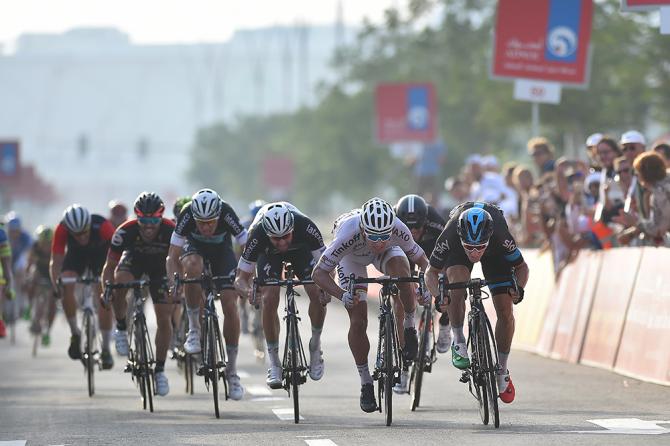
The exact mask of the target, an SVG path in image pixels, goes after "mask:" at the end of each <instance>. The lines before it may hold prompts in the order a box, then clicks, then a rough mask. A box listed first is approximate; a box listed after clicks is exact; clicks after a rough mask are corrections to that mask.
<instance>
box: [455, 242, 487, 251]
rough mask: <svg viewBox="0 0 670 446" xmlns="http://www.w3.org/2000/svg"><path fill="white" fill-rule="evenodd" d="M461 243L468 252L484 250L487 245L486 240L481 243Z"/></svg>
mask: <svg viewBox="0 0 670 446" xmlns="http://www.w3.org/2000/svg"><path fill="white" fill-rule="evenodd" d="M461 243H462V244H463V249H465V250H466V251H468V252H472V251H477V252H482V251H485V250H486V248H487V247H488V246H489V244H488V242H486V243H484V244H483V245H471V244H469V243H463V242H461Z"/></svg>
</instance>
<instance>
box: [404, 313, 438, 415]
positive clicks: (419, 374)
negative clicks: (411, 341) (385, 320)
mask: <svg viewBox="0 0 670 446" xmlns="http://www.w3.org/2000/svg"><path fill="white" fill-rule="evenodd" d="M431 313H432V312H431V311H430V310H429V309H428V308H425V309H424V310H423V313H422V315H421V327H420V328H421V333H420V335H419V351H418V353H417V355H416V358H415V359H414V364H412V374H411V376H410V382H409V385H410V389H411V391H410V393H411V395H412V401H411V406H410V409H411V410H412V411H414V410H416V408H417V407H419V403H420V402H421V385H422V384H423V372H424V368H425V366H426V347H427V345H428V337H429V336H430V330H431V325H430V324H431V323H432V321H431V318H432V314H431Z"/></svg>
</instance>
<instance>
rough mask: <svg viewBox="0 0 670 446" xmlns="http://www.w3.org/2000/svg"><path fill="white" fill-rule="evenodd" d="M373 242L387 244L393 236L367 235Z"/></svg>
mask: <svg viewBox="0 0 670 446" xmlns="http://www.w3.org/2000/svg"><path fill="white" fill-rule="evenodd" d="M365 236H366V237H367V238H368V240H370V241H371V242H385V241H387V240H388V239H390V238H391V234H365Z"/></svg>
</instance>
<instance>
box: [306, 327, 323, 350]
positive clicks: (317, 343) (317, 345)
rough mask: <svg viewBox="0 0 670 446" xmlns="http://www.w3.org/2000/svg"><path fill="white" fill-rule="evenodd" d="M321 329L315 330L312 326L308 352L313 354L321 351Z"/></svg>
mask: <svg viewBox="0 0 670 446" xmlns="http://www.w3.org/2000/svg"><path fill="white" fill-rule="evenodd" d="M322 331H323V327H320V328H316V327H315V326H314V325H312V339H310V340H309V350H310V351H312V352H315V351H317V350H319V349H321V332H322Z"/></svg>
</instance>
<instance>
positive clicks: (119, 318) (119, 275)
mask: <svg viewBox="0 0 670 446" xmlns="http://www.w3.org/2000/svg"><path fill="white" fill-rule="evenodd" d="M134 279H135V276H134V275H133V274H132V273H131V272H130V271H127V270H124V269H119V268H117V269H116V271H114V283H128V282H130V281H132V280H134ZM127 296H128V290H127V289H118V290H114V292H113V293H112V308H113V309H114V318H115V319H116V329H117V330H119V331H125V330H126V329H127V321H126V314H127V313H128V298H127Z"/></svg>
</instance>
